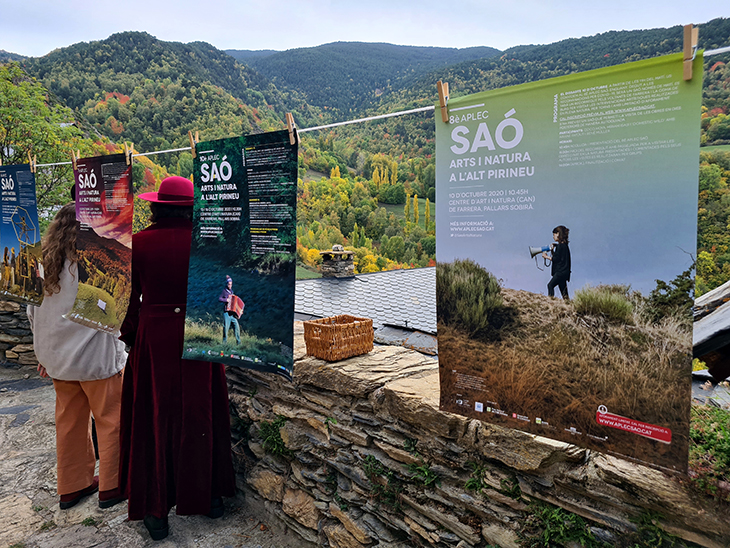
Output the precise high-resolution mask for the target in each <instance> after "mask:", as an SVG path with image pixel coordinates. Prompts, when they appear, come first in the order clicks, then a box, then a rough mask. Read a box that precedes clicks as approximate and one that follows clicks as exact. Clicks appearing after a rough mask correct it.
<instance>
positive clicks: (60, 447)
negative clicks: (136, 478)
mask: <svg viewBox="0 0 730 548" xmlns="http://www.w3.org/2000/svg"><path fill="white" fill-rule="evenodd" d="M53 387H54V388H55V389H56V459H57V461H58V494H59V495H66V494H69V493H73V492H75V491H79V490H81V489H85V488H86V487H88V486H89V485H91V483H92V482H93V480H94V466H95V465H96V457H95V456H94V444H93V442H92V439H91V414H92V413H93V414H94V420H95V421H96V438H97V441H98V443H99V490H100V491H108V490H109V489H116V488H117V487H118V486H119V417H120V412H121V402H122V374H121V373H118V374H116V375H113V376H111V377H109V378H108V379H101V380H98V381H59V380H56V379H53Z"/></svg>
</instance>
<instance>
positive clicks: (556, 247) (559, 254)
mask: <svg viewBox="0 0 730 548" xmlns="http://www.w3.org/2000/svg"><path fill="white" fill-rule="evenodd" d="M569 233H570V230H569V229H568V228H566V227H564V226H563V225H560V226H556V227H555V228H554V229H553V240H554V241H555V243H554V244H552V245H551V247H552V251H551V255H548V254H547V251H543V253H542V258H543V259H545V260H546V261H549V260H551V261H552V267H551V268H550V274H551V275H552V278H551V279H550V281H549V282H548V284H547V288H548V297H554V296H555V286H557V287H558V288H559V289H560V294H561V295H562V296H563V299H565V300H566V301H567V300H568V299H569V298H570V297H569V296H568V282H569V281H570V248H569V247H568V234H569Z"/></svg>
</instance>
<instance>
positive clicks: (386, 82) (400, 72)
mask: <svg viewBox="0 0 730 548" xmlns="http://www.w3.org/2000/svg"><path fill="white" fill-rule="evenodd" d="M499 53H500V52H499V50H497V49H494V48H490V47H473V48H463V49H456V48H435V47H416V46H396V45H393V44H369V43H363V42H334V43H331V44H324V45H321V46H317V47H313V48H299V49H292V50H287V51H282V52H276V53H272V54H270V55H249V56H246V57H244V56H242V55H241V54H240V53H238V54H237V58H239V59H241V60H242V62H244V63H246V64H247V65H249V66H251V67H252V68H254V69H256V70H258V71H259V72H261V73H262V74H263V75H265V76H267V77H268V78H270V79H271V80H272V81H273V82H274V83H275V84H276V85H277V86H279V87H280V88H282V89H296V90H297V91H300V92H302V93H304V94H305V96H306V98H307V101H308V102H309V103H310V104H312V105H315V106H318V107H322V108H327V109H328V110H334V112H335V118H336V119H346V118H347V117H348V116H349V115H351V114H353V113H357V112H359V111H361V110H363V109H365V108H370V107H373V106H377V105H378V104H379V103H380V102H381V97H384V96H385V95H387V94H388V93H390V92H392V91H393V90H398V89H402V88H403V87H407V86H408V85H409V84H410V83H411V82H413V81H414V80H415V79H417V78H419V77H421V76H423V75H424V74H427V73H428V72H430V71H432V70H434V69H436V68H438V67H445V66H448V65H453V64H455V63H461V62H465V61H473V60H475V59H482V58H487V57H494V56H495V55H498V54H499ZM343 117H344V118H343Z"/></svg>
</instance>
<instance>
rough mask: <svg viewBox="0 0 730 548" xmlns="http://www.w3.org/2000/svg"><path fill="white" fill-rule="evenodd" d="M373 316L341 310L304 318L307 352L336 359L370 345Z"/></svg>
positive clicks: (356, 354)
mask: <svg viewBox="0 0 730 548" xmlns="http://www.w3.org/2000/svg"><path fill="white" fill-rule="evenodd" d="M373 335H374V333H373V320H370V319H368V318H356V317H355V316H349V315H347V314H342V315H340V316H332V317H329V318H322V319H321V320H310V321H307V322H304V342H305V343H306V344H307V354H309V355H310V356H315V357H317V358H320V359H323V360H327V361H328V362H336V361H339V360H344V359H345V358H350V357H352V356H359V355H360V354H367V353H368V352H370V351H371V350H372V349H373Z"/></svg>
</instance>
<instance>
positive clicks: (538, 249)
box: [530, 245, 550, 259]
mask: <svg viewBox="0 0 730 548" xmlns="http://www.w3.org/2000/svg"><path fill="white" fill-rule="evenodd" d="M546 251H550V246H549V245H544V246H542V247H532V246H530V259H532V258H533V257H534V256H535V255H540V254H541V253H545V252H546Z"/></svg>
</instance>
